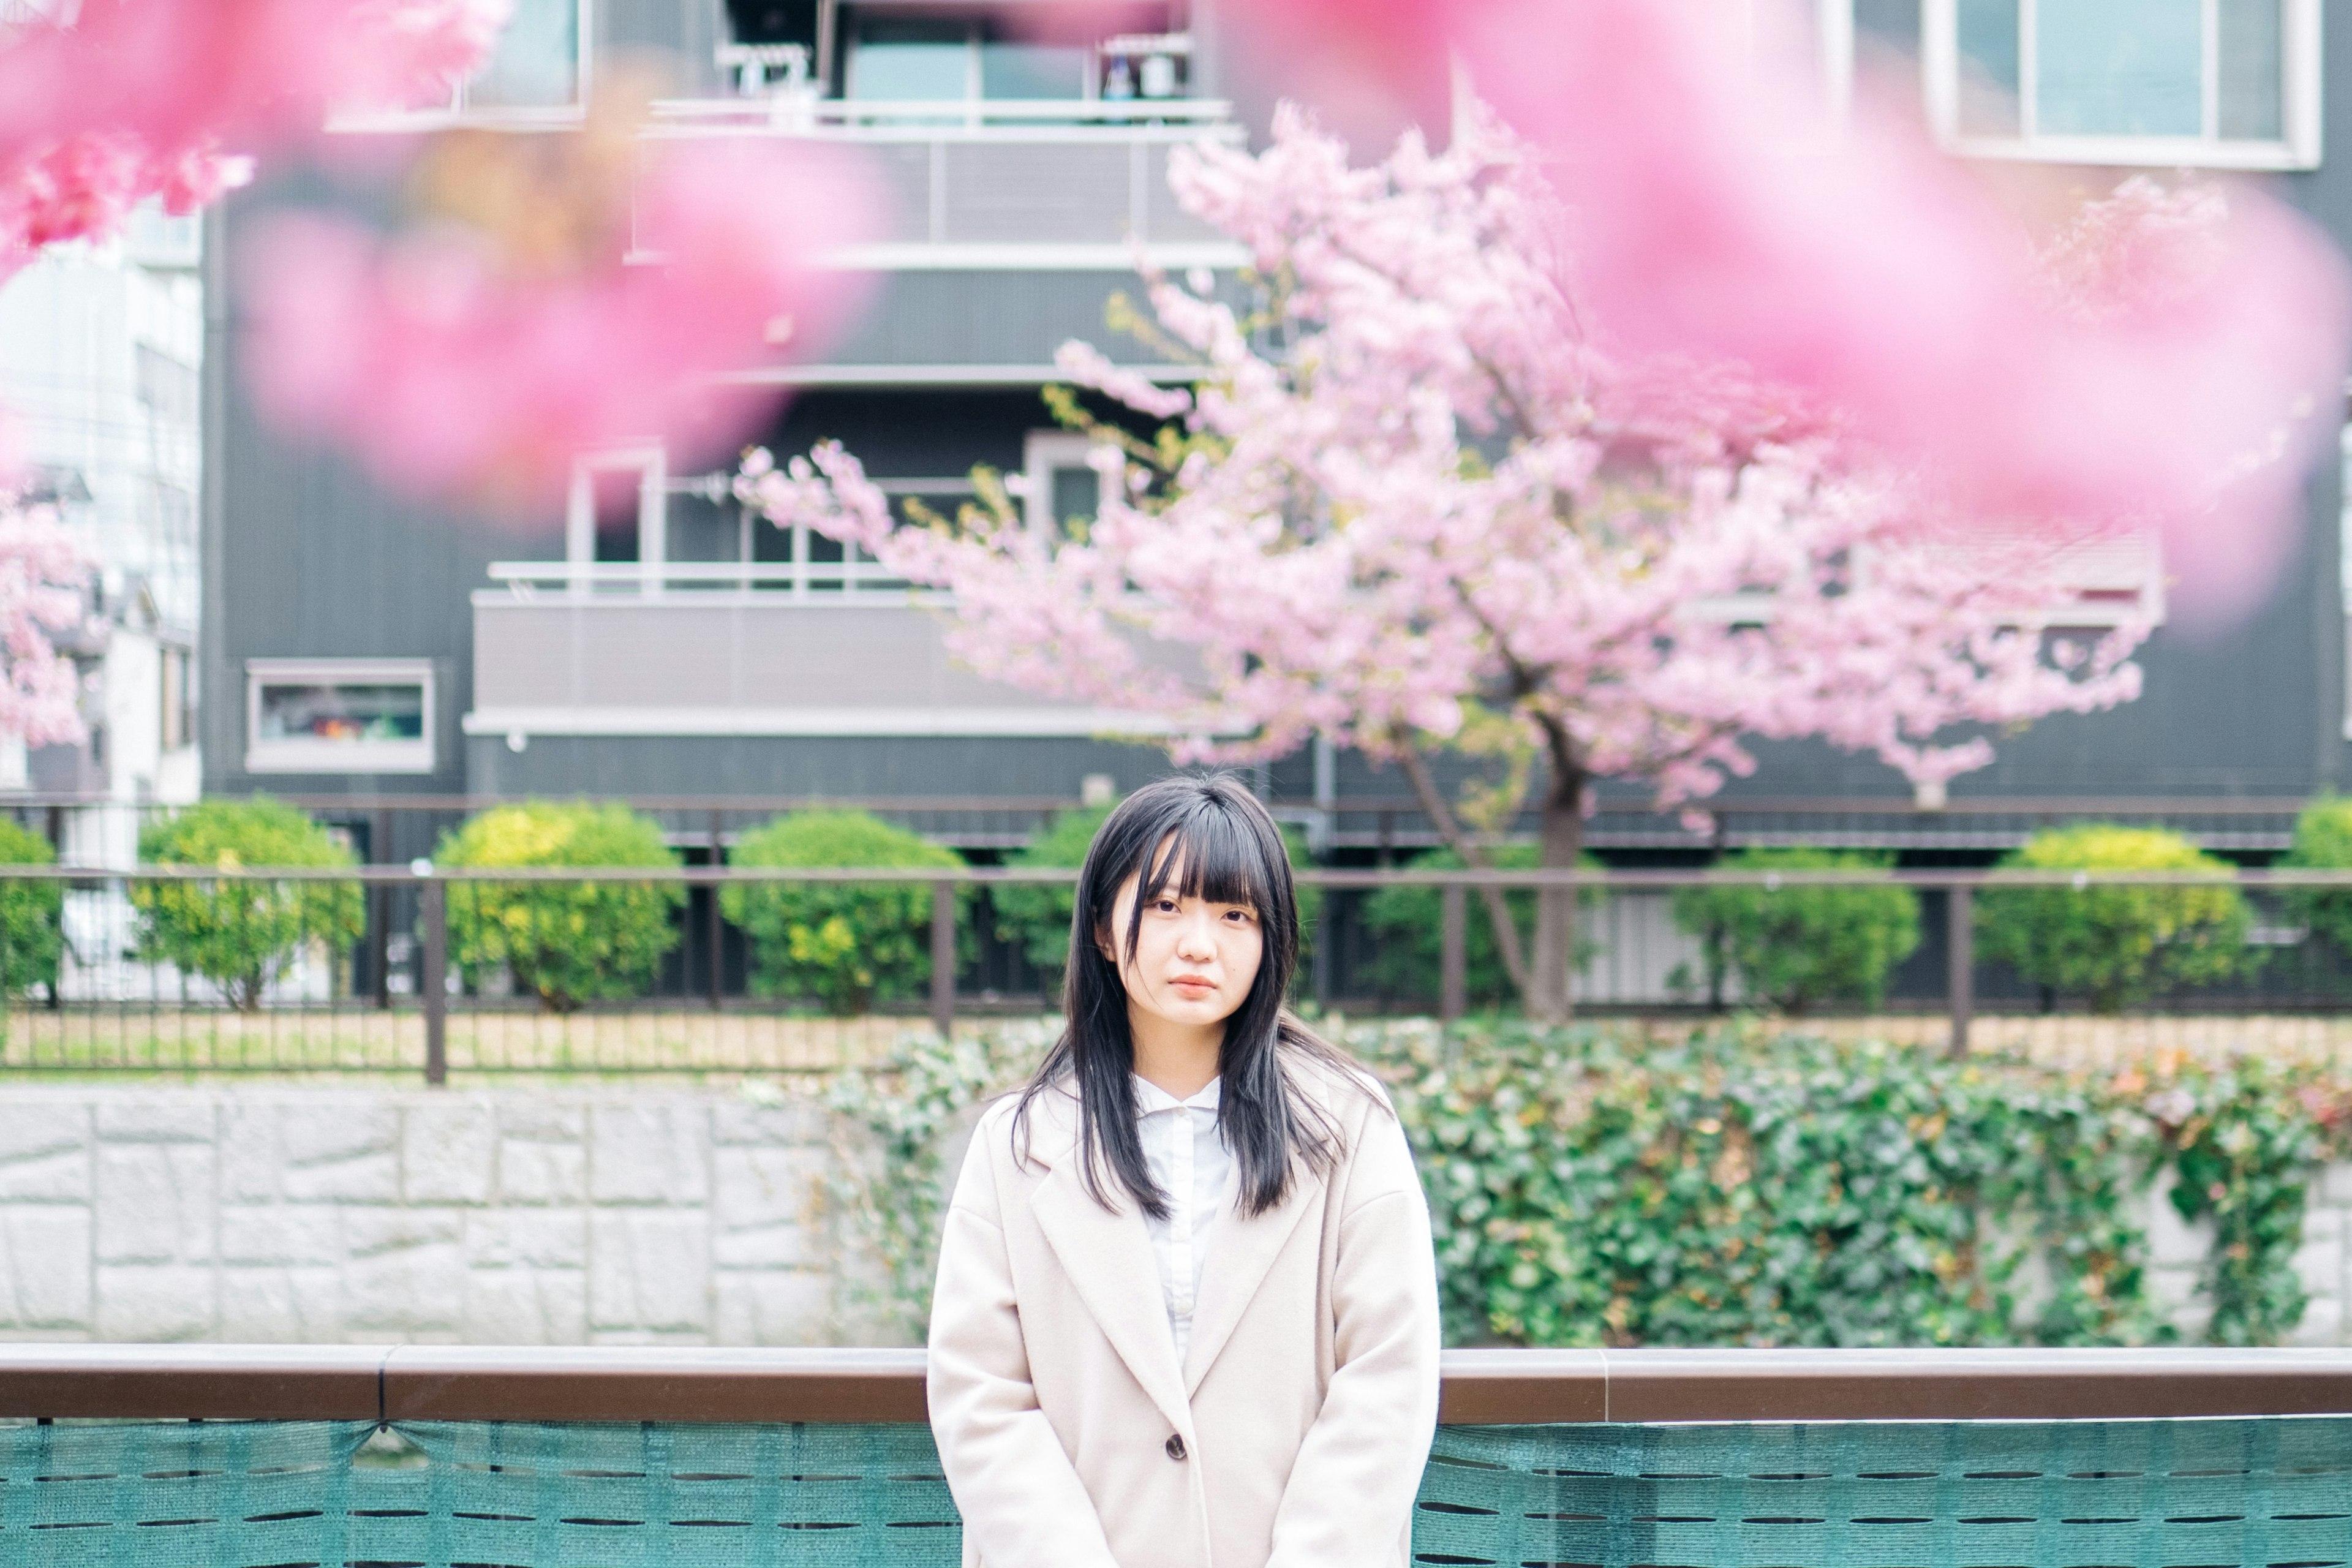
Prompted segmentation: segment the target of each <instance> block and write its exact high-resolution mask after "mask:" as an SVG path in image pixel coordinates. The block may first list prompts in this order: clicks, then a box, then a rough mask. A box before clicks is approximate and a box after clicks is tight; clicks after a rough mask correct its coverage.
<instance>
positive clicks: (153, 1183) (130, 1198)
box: [97, 1142, 219, 1267]
mask: <svg viewBox="0 0 2352 1568" xmlns="http://www.w3.org/2000/svg"><path fill="white" fill-rule="evenodd" d="M97 1164H98V1205H97V1212H98V1260H99V1261H100V1263H171V1262H175V1261H176V1262H187V1263H197V1264H202V1265H205V1266H206V1267H209V1266H210V1265H211V1263H212V1261H213V1258H214V1255H215V1249H216V1247H217V1246H218V1242H219V1232H218V1226H217V1224H216V1221H215V1205H214V1201H213V1147H212V1145H211V1144H209V1143H161V1142H158V1143H106V1144H101V1145H100V1147H99V1151H98V1162H97Z"/></svg>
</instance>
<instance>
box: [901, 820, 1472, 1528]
mask: <svg viewBox="0 0 2352 1568" xmlns="http://www.w3.org/2000/svg"><path fill="white" fill-rule="evenodd" d="M1297 959H1298V907H1297V897H1296V895H1295V893H1294V892H1293V890H1292V888H1291V881H1290V864H1289V860H1288V858H1287V857H1286V855H1285V853H1284V849H1283V843H1282V835H1281V833H1280V832H1279V831H1278V830H1277V829H1276V827H1275V825H1274V821H1273V819H1272V818H1271V817H1269V816H1267V815H1266V812H1265V807H1264V806H1263V805H1259V804H1258V802H1257V800H1256V799H1255V797H1254V796H1252V795H1250V794H1249V793H1248V791H1246V790H1244V789H1243V788H1242V787H1240V785H1239V784H1236V783H1234V781H1233V780H1231V779H1229V778H1223V777H1213V778H1172V779H1167V780H1163V781H1162V782H1160V783H1159V784H1152V785H1150V786H1148V787H1147V788H1144V789H1141V790H1139V791H1138V792H1136V794H1134V795H1131V796H1129V798H1128V799H1127V801H1126V802H1125V803H1124V804H1122V805H1120V806H1119V807H1118V810H1116V811H1114V812H1113V813H1112V814H1111V816H1110V819H1109V820H1108V821H1107V822H1106V823H1104V824H1103V826H1102V831H1101V832H1100V833H1098V834H1097V836H1096V837H1095V842H1094V847H1093V848H1092V849H1090V850H1089V851H1088V852H1087V862H1086V866H1085V868H1084V869H1083V870H1082V871H1081V872H1080V873H1079V876H1078V888H1077V909H1076V915H1075V918H1074V920H1073V921H1072V923H1071V931H1070V963H1069V968H1068V971H1067V975H1068V979H1067V981H1066V986H1065V998H1064V1005H1065V1010H1066V1015H1067V1017H1068V1025H1067V1027H1066V1029H1065V1030H1064V1032H1063V1034H1062V1037H1061V1040H1060V1042H1059V1043H1058V1044H1057V1045H1055V1047H1054V1050H1053V1052H1052V1054H1051V1055H1049V1056H1048V1057H1047V1058H1045V1065H1044V1066H1042V1067H1041V1068H1038V1071H1037V1076H1036V1077H1035V1079H1034V1080H1032V1081H1031V1083H1030V1084H1029V1086H1028V1088H1027V1089H1025V1090H1024V1091H1023V1092H1022V1093H1020V1094H1019V1095H1017V1096H1011V1097H1008V1098H1007V1099H1005V1100H1002V1101H1000V1102H999V1103H998V1104H997V1105H995V1106H994V1107H992V1108H991V1110H989V1111H988V1112H987V1114H986V1115H984V1116H983V1117H982V1120H981V1121H980V1125H979V1127H978V1129H977V1130H976V1131H975V1132H974V1134H973V1137H972V1142H971V1151H970V1152H969V1153H968V1155H967V1156H966V1158H965V1160H964V1163H963V1171H962V1174H961V1177H960V1178H959V1179H958V1181H957V1184H956V1191H955V1197H954V1200H953V1202H952V1204H951V1205H950V1208H949V1210H948V1216H947V1222H946V1227H945V1231H944V1234H943V1236H942V1237H941V1240H940V1273H939V1285H938V1289H937V1291H936V1292H935V1294H934V1295H933V1298H932V1303H931V1335H930V1412H931V1430H932V1432H933V1433H934V1434H935V1435H936V1436H937V1437H938V1440H939V1449H940V1464H941V1467H942V1468H944V1470H945V1471H946V1474H947V1479H948V1485H949V1487H950V1489H951V1490H952V1491H953V1492H954V1494H955V1500H956V1505H957V1507H958V1509H959V1510H961V1512H962V1515H963V1522H964V1537H963V1539H964V1551H963V1560H964V1563H965V1564H966V1565H967V1568H971V1565H974V1564H985V1565H986V1568H1264V1565H1268V1564H1272V1565H1277V1568H1376V1565H1378V1564H1381V1563H1391V1564H1394V1563H1406V1562H1408V1561H1409V1560H1410V1555H1411V1551H1410V1541H1411V1533H1412V1501H1413V1497H1414V1494H1415V1492H1416V1490H1417V1489H1418V1488H1419V1485H1420V1481H1421V1472H1422V1467H1423V1464H1424V1463H1425V1462H1426V1461H1427V1459H1428V1457H1429V1445H1430V1439H1431V1437H1432V1435H1433V1431H1434V1428H1435V1425H1436V1419H1437V1346H1438V1311H1437V1276H1436V1266H1435V1262H1434V1260H1433V1256H1432V1253H1431V1249H1430V1239H1429V1212H1428V1208H1427V1205H1425V1203H1424V1202H1423V1197H1422V1191H1421V1184H1420V1182H1419V1181H1418V1179H1417V1178H1416V1177H1415V1176H1414V1173H1413V1168H1412V1154H1411V1152H1409V1151H1408V1149H1407V1148H1406V1145H1405V1140H1404V1135H1403V1132H1402V1130H1401V1129H1400V1128H1399V1127H1398V1125H1397V1121H1396V1117H1395V1115H1394V1114H1393V1113H1392V1112H1391V1110H1390V1109H1389V1106H1388V1102H1387V1099H1386V1097H1385V1096H1384V1095H1383V1094H1382V1093H1381V1089H1380V1088H1379V1086H1378V1084H1377V1083H1376V1082H1375V1081H1374V1080H1373V1079H1371V1078H1370V1076H1369V1075H1368V1074H1366V1073H1365V1072H1364V1071H1363V1070H1362V1069H1361V1068H1358V1067H1356V1066H1355V1065H1354V1064H1353V1063H1351V1062H1349V1060H1348V1059H1347V1058H1345V1057H1343V1056H1341V1055H1340V1054H1339V1052H1337V1051H1335V1050H1333V1049H1332V1048H1331V1047H1329V1046H1327V1045H1325V1044H1324V1043H1323V1042H1322V1041H1320V1040H1318V1039H1317V1038H1316V1037H1314V1036H1313V1035H1311V1034H1309V1033H1308V1032H1307V1029H1306V1028H1305V1027H1304V1026H1302V1025H1301V1024H1300V1023H1299V1022H1298V1021H1297V1019H1296V1018H1293V1017H1292V1016H1290V1015H1289V1014H1288V1013H1286V1011H1285V1010H1284V1008H1283V997H1284V995H1285V994H1286V992H1287V991H1288V988H1289V985H1290V980H1291V975H1292V973H1293V972H1294V970H1295V969H1296V967H1297Z"/></svg>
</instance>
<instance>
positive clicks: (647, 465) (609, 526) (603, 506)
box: [563, 447, 669, 593]
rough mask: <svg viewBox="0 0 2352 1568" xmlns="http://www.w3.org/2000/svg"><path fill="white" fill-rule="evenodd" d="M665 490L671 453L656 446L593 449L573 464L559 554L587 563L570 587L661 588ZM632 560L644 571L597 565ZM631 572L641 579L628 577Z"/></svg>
mask: <svg viewBox="0 0 2352 1568" xmlns="http://www.w3.org/2000/svg"><path fill="white" fill-rule="evenodd" d="M668 489H669V458H668V456H667V454H666V453H665V452H664V451H663V450H662V449H661V448H660V447H626V448H623V449H620V450H615V451H610V452H597V453H593V454H591V455H590V456H588V457H585V458H580V459H579V460H578V461H577V462H575V463H573V464H572V494H571V500H570V502H569V504H568V505H567V507H566V508H565V511H564V529H563V542H564V548H563V556H564V559H565V560H566V561H569V562H570V563H572V565H573V566H575V567H585V568H588V570H586V571H584V572H583V573H581V574H579V575H577V576H575V577H574V578H573V580H572V589H573V591H574V592H576V593H577V592H591V591H593V588H594V586H595V585H596V584H599V583H608V584H609V585H613V586H618V587H621V588H623V589H625V591H628V592H632V593H634V592H636V591H638V589H639V588H640V587H641V586H642V587H645V588H658V587H659V585H660V573H661V563H662V562H663V560H664V559H665V558H666V556H667V526H666V525H667V521H668V510H667V500H668ZM628 563H636V564H637V565H639V566H641V567H643V568H645V570H644V571H643V572H640V573H630V572H626V571H621V572H614V571H611V570H598V568H600V567H603V568H611V567H614V566H625V565H626V564H628ZM633 577H641V578H643V579H644V582H643V583H642V584H638V583H635V582H631V581H629V579H631V578H633Z"/></svg>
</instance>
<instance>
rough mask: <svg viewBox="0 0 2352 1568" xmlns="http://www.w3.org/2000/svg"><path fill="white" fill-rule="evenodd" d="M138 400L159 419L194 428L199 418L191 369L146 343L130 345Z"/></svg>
mask: <svg viewBox="0 0 2352 1568" xmlns="http://www.w3.org/2000/svg"><path fill="white" fill-rule="evenodd" d="M131 359H132V365H133V374H135V376H136V377H137V384H138V395H139V401H140V402H141V403H142V404H144V405H146V406H147V408H148V409H149V411H150V412H152V414H153V415H154V416H156V417H157V418H158V419H163V420H167V421H169V422H171V423H173V424H176V425H194V424H195V423H196V420H197V417H198V399H199V393H198V384H197V381H196V373H195V370H194V367H193V366H190V365H185V364H182V363H180V362H179V361H178V360H175V359H173V357H172V356H171V355H169V354H167V353H163V352H162V351H161V350H159V349H154V348H151V347H149V346H148V345H147V344H145V343H135V344H133V345H132V346H131Z"/></svg>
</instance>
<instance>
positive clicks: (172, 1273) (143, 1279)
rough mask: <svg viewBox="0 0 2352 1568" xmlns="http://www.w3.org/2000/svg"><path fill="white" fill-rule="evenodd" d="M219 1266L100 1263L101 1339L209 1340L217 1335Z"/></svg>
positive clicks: (218, 1320) (218, 1325)
mask: <svg viewBox="0 0 2352 1568" xmlns="http://www.w3.org/2000/svg"><path fill="white" fill-rule="evenodd" d="M214 1274H215V1270H213V1269H211V1268H196V1267H193V1266H191V1265H188V1264H184V1263H164V1264H146V1263H132V1264H124V1265H121V1266H119V1267H109V1266H103V1265H102V1266H100V1268H99V1269H98V1303H97V1305H98V1311H97V1327H98V1337H99V1338H100V1339H101V1340H133V1341H154V1340H205V1339H212V1338H215V1337H216V1336H217V1334H218V1331H219V1327H220V1304H219V1300H218V1299H217V1296H216V1295H215V1289H214Z"/></svg>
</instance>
